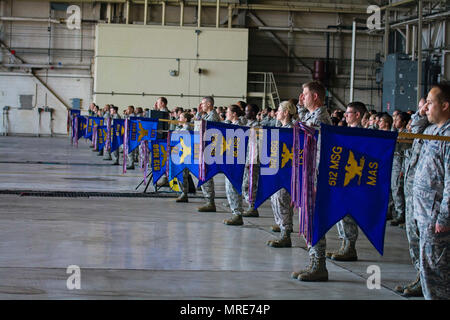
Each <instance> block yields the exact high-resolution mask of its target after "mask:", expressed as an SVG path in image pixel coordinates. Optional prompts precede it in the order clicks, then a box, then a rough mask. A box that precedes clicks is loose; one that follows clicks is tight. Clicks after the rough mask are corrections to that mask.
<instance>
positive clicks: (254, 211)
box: [242, 209, 259, 218]
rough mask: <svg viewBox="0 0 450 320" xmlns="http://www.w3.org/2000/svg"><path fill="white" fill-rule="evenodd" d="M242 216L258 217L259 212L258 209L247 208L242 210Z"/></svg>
mask: <svg viewBox="0 0 450 320" xmlns="http://www.w3.org/2000/svg"><path fill="white" fill-rule="evenodd" d="M242 216H244V217H250V218H257V217H259V212H258V209H248V210H247V211H244V213H243V214H242Z"/></svg>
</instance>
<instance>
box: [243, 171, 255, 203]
mask: <svg viewBox="0 0 450 320" xmlns="http://www.w3.org/2000/svg"><path fill="white" fill-rule="evenodd" d="M258 179H259V166H256V165H255V166H254V167H253V173H252V201H251V202H250V200H249V199H250V194H249V191H250V169H249V168H247V166H246V167H245V170H244V178H243V182H242V193H243V195H244V198H245V200H246V201H247V202H248V203H249V207H248V209H249V210H253V209H254V208H255V199H256V192H257V191H258Z"/></svg>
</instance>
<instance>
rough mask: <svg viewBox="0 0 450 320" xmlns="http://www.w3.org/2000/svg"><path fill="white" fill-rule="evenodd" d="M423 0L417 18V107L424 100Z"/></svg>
mask: <svg viewBox="0 0 450 320" xmlns="http://www.w3.org/2000/svg"><path fill="white" fill-rule="evenodd" d="M422 9H423V2H422V0H419V1H418V6H417V11H418V12H417V16H418V17H419V21H418V27H417V105H419V101H420V99H421V98H422V37H423V35H422V19H423V15H422Z"/></svg>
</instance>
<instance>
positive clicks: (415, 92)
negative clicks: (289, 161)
mask: <svg viewBox="0 0 450 320" xmlns="http://www.w3.org/2000/svg"><path fill="white" fill-rule="evenodd" d="M370 6H372V9H370V10H369V7H370ZM449 15H450V3H449V1H446V0H373V1H363V0H335V1H332V2H330V1H326V0H316V1H314V2H307V1H273V0H267V1H266V0H248V1H245V0H195V1H194V0H192V1H190V0H162V1H161V0H95V1H94V0H92V1H91V0H74V1H68V0H52V1H48V0H0V45H1V50H0V61H1V65H0V108H1V109H2V110H1V113H0V118H1V120H0V133H1V135H0V177H1V180H0V202H1V203H2V207H3V208H4V209H5V210H2V212H3V213H2V214H0V219H1V220H2V221H3V223H1V224H0V225H1V227H0V230H1V233H0V240H1V241H0V243H1V245H0V274H1V275H0V298H6V299H16V298H18V299H80V298H81V299H83V298H88V299H114V298H126V299H130V298H131V299H134V298H142V299H192V298H195V299H196V298H199V299H295V300H297V299H389V300H390V299H404V298H403V297H401V296H400V295H398V294H397V293H395V291H394V290H393V288H394V286H395V285H396V284H398V283H399V281H400V282H402V281H403V282H406V281H409V280H411V279H413V278H414V277H415V272H414V269H413V267H412V266H411V263H410V260H409V254H408V249H407V246H408V243H407V239H406V236H405V234H404V230H401V229H397V228H395V229H394V228H390V227H387V230H386V233H387V234H386V244H385V246H386V252H385V255H384V256H380V255H379V254H378V253H377V252H376V251H375V250H374V249H373V248H372V247H371V244H370V242H369V241H368V240H367V239H366V238H365V237H364V235H362V236H361V237H362V238H364V239H363V240H361V244H360V248H361V249H360V250H361V254H360V261H358V262H355V263H354V264H353V265H348V264H346V263H336V262H333V263H330V267H329V270H330V274H332V276H331V275H330V278H334V279H333V281H330V282H329V283H328V284H326V285H324V284H319V283H308V284H301V285H300V284H299V283H298V282H295V281H294V282H293V281H292V280H291V279H289V277H288V276H287V275H288V274H289V273H290V272H291V271H292V270H293V269H298V268H300V267H302V266H303V265H304V263H305V262H306V261H307V252H306V246H305V243H304V241H303V240H302V239H300V237H297V238H298V239H297V238H296V240H294V244H293V247H294V248H293V249H289V250H288V249H280V250H273V249H271V248H268V247H267V246H265V245H264V241H265V240H267V239H270V238H272V237H274V235H273V233H271V232H270V231H268V230H269V226H270V225H271V224H272V222H273V221H272V220H273V216H272V211H271V208H270V203H265V204H264V205H263V207H262V210H261V212H262V213H261V218H260V219H259V220H252V219H247V220H246V223H247V225H246V226H245V228H241V229H239V230H236V229H233V230H230V229H229V228H228V229H227V228H226V227H224V226H223V224H222V223H221V220H222V218H225V217H227V215H228V212H227V208H226V207H225V206H224V207H221V209H220V212H218V214H217V215H211V214H210V215H205V214H198V213H196V212H195V208H194V205H196V204H200V203H201V200H202V199H201V198H202V197H201V192H200V194H199V193H197V196H194V197H193V199H192V204H191V203H190V204H188V205H186V206H185V207H183V209H180V207H179V206H177V205H176V204H175V203H172V200H173V199H171V200H168V198H170V194H169V195H168V196H167V195H166V194H165V193H164V192H163V193H162V194H161V195H160V196H159V197H153V198H151V197H136V199H134V198H130V197H129V195H130V194H132V193H133V192H134V191H135V186H136V185H137V183H139V181H140V180H141V178H142V173H140V172H139V171H138V170H136V171H135V172H129V173H127V174H126V175H123V174H122V173H121V170H120V169H119V168H113V167H110V166H106V165H105V162H104V161H103V162H102V160H101V159H98V158H96V157H95V155H93V154H92V152H91V151H90V150H89V149H88V144H87V143H85V142H80V146H79V148H78V149H74V148H73V147H72V146H70V142H69V139H68V138H67V137H68V136H67V134H68V126H67V117H68V110H70V109H80V110H81V111H82V113H83V112H87V109H88V106H89V104H90V103H91V102H96V103H97V104H98V105H99V106H103V105H104V104H107V103H112V104H114V105H116V106H118V107H119V110H120V114H121V113H122V111H123V110H125V108H126V107H127V106H128V105H134V106H139V107H143V108H152V107H153V105H154V103H155V101H156V99H157V98H158V97H160V96H165V97H167V99H168V107H169V109H170V110H172V109H173V108H175V107H177V106H179V107H183V108H192V107H197V106H198V105H199V103H200V101H201V98H202V97H204V96H207V95H212V96H214V97H215V99H216V104H217V105H221V106H227V105H229V104H232V103H235V102H236V101H239V100H243V101H247V102H249V103H250V102H252V103H256V104H258V105H259V106H260V107H264V106H269V107H274V106H276V105H277V104H278V103H279V102H280V101H283V100H288V99H291V98H298V96H299V93H300V91H301V84H302V83H305V82H307V81H310V80H312V79H315V80H321V81H322V82H323V83H324V84H325V85H326V87H327V96H326V101H325V102H326V105H327V106H328V107H330V108H331V109H341V110H345V107H346V105H347V104H348V103H349V102H350V101H363V102H364V103H365V104H366V105H367V107H368V109H375V110H377V111H387V112H389V113H392V112H393V110H395V109H400V110H405V111H406V110H416V106H417V103H418V101H419V99H420V98H421V97H424V95H425V94H426V92H427V91H428V90H429V89H430V87H431V85H433V84H435V83H437V82H439V81H442V80H450V23H449ZM31 137H32V138H31ZM36 137H39V138H38V139H39V140H38V141H39V143H37V142H36V141H37V138H36ZM66 138H67V139H66ZM216 185H219V186H218V187H217V190H218V191H217V197H218V199H220V200H218V202H226V197H225V191H224V188H223V177H222V178H219V179H217V180H216ZM56 191H58V192H63V193H64V192H65V194H63V195H60V196H61V198H55V197H54V196H55V195H53V196H52V197H48V195H47V196H46V195H45V192H50V193H51V192H56ZM33 192H37V193H38V194H37V195H34V196H33V195H32V194H31V193H33ZM76 192H87V194H86V195H84V196H78V197H75V198H72V197H74V195H75V193H76ZM94 192H99V193H103V195H102V196H99V195H95V194H93V193H94ZM39 193H41V194H40V195H39ZM113 193H122V195H119V196H117V195H116V196H114V195H112V194H113ZM106 194H109V196H105V195H106ZM169 201H170V204H168V202H169ZM149 207H151V209H149ZM150 211H151V214H149V212H150ZM297 219H298V217H297ZM297 222H298V221H297ZM43 235H45V236H43ZM327 238H328V242H329V244H330V247H331V249H335V247H336V246H337V243H338V238H337V232H336V230H335V229H332V230H331V231H330V232H329V233H328V235H327ZM374 264H376V265H379V266H381V269H382V270H383V278H382V285H381V288H380V289H377V290H369V289H367V286H366V282H367V280H368V278H369V277H370V274H369V273H368V272H367V267H368V266H369V265H374ZM70 265H79V266H80V267H81V270H82V276H83V278H82V279H83V280H82V289H81V290H68V289H67V288H66V282H65V281H66V279H67V276H68V275H67V273H66V269H67V266H70Z"/></svg>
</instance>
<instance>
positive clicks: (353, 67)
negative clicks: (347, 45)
mask: <svg viewBox="0 0 450 320" xmlns="http://www.w3.org/2000/svg"><path fill="white" fill-rule="evenodd" d="M352 30H353V32H352V64H351V70H350V97H349V102H352V101H353V95H354V93H353V87H354V81H355V52H356V20H353V28H352Z"/></svg>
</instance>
